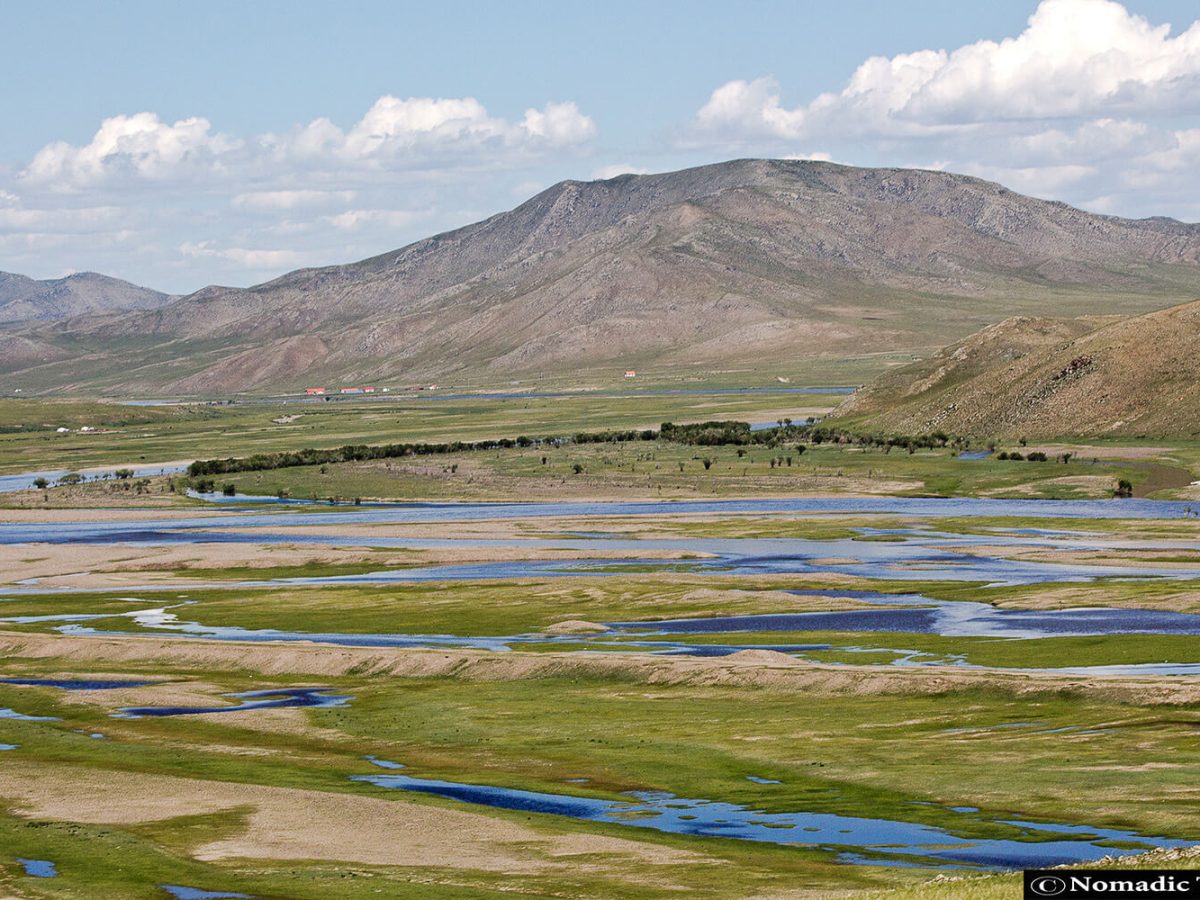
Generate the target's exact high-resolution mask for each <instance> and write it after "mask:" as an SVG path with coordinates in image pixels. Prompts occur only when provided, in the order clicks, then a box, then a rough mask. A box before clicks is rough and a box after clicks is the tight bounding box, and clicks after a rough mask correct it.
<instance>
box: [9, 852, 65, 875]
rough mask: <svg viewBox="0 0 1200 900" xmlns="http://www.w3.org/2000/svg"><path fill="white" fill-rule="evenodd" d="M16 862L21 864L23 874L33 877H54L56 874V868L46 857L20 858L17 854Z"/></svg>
mask: <svg viewBox="0 0 1200 900" xmlns="http://www.w3.org/2000/svg"><path fill="white" fill-rule="evenodd" d="M17 862H19V863H20V864H21V868H23V869H24V870H25V874H26V875H29V876H31V877H33V878H54V877H55V876H56V875H58V869H57V868H56V867H55V865H54V863H52V862H51V861H50V860H48V859H22V858H21V857H19V856H18V857H17Z"/></svg>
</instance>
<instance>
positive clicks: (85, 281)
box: [0, 272, 172, 325]
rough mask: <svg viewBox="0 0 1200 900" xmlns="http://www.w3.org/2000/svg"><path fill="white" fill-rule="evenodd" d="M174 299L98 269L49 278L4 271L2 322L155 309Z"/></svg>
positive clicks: (0, 292)
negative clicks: (103, 273)
mask: <svg viewBox="0 0 1200 900" xmlns="http://www.w3.org/2000/svg"><path fill="white" fill-rule="evenodd" d="M171 299H172V298H171V296H170V295H168V294H161V293H159V292H158V291H152V290H150V289H149V288H144V287H138V286H137V285H136V284H130V283H129V282H128V281H121V279H119V278H110V277H109V276H107V275H99V274H97V273H95V272H79V273H77V274H75V275H68V276H66V277H65V278H52V279H49V280H46V281H35V280H34V279H32V278H26V277H25V276H24V275H13V274H11V273H9V272H0V324H6V325H11V324H13V323H27V322H51V321H57V320H59V319H69V318H71V317H72V316H81V315H92V314H97V313H116V312H125V311H128V310H145V309H154V308H156V307H159V306H162V305H163V304H164V303H167V302H169V301H170V300H171Z"/></svg>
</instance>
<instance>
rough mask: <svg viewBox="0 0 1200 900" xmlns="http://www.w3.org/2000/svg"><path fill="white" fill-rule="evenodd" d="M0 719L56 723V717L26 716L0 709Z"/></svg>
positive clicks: (57, 719)
mask: <svg viewBox="0 0 1200 900" xmlns="http://www.w3.org/2000/svg"><path fill="white" fill-rule="evenodd" d="M0 719H15V720H16V721H19V722H57V721H59V718H58V717H57V716H27V715H25V714H24V713H19V712H17V711H16V710H15V709H7V708H4V709H0Z"/></svg>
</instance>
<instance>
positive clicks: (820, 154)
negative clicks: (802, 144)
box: [783, 150, 833, 162]
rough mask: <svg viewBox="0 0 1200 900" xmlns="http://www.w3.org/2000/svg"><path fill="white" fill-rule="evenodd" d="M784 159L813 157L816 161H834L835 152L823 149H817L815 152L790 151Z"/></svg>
mask: <svg viewBox="0 0 1200 900" xmlns="http://www.w3.org/2000/svg"><path fill="white" fill-rule="evenodd" d="M783 158H784V159H811V160H815V161H816V162H833V154H832V153H826V152H825V151H823V150H817V151H814V152H813V153H788V154H787V155H786V156H784V157H783Z"/></svg>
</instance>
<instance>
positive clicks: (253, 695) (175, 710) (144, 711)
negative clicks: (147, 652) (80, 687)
mask: <svg viewBox="0 0 1200 900" xmlns="http://www.w3.org/2000/svg"><path fill="white" fill-rule="evenodd" d="M225 696H227V697H237V698H239V699H244V700H245V701H246V702H244V703H239V704H236V705H233V706H126V707H123V708H122V709H121V710H120V712H118V713H114V716H116V717H117V718H123V719H140V718H142V717H144V716H195V715H204V714H208V713H227V712H244V711H245V710H248V709H282V708H285V707H292V706H307V707H322V708H327V707H333V706H344V705H345V704H346V703H349V702H350V698H349V697H347V696H341V695H337V694H331V693H330V691H329V688H267V689H266V690H261V691H242V692H241V693H237V694H226V695H225ZM260 697H261V698H264V699H261V700H260V699H257V698H260Z"/></svg>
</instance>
